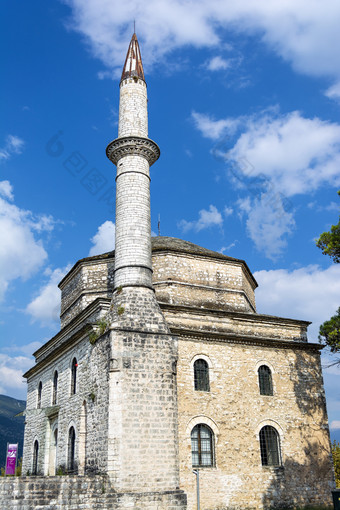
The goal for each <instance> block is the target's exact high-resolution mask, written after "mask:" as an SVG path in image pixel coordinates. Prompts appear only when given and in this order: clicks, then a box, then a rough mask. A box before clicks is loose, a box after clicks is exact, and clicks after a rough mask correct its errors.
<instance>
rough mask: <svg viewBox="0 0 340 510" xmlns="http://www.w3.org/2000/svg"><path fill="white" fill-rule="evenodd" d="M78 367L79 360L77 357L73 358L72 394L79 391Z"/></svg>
mask: <svg viewBox="0 0 340 510" xmlns="http://www.w3.org/2000/svg"><path fill="white" fill-rule="evenodd" d="M77 368H78V363H77V360H76V358H73V360H72V371H71V395H74V394H75V393H76V391H77Z"/></svg>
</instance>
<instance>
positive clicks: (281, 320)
mask: <svg viewBox="0 0 340 510" xmlns="http://www.w3.org/2000/svg"><path fill="white" fill-rule="evenodd" d="M158 303H159V305H160V307H161V309H162V310H163V311H166V310H168V311H169V312H176V313H178V312H184V313H189V314H190V313H191V314H195V315H202V316H206V315H212V316H217V317H228V318H230V319H236V320H241V321H242V320H243V321H250V322H270V323H275V324H286V325H289V324H292V325H300V326H304V327H307V326H309V324H311V322H309V321H303V320H298V319H289V318H286V317H276V316H275V315H265V314H260V313H246V312H235V311H225V310H218V309H213V308H197V307H194V306H185V305H172V304H170V303H162V302H160V301H158Z"/></svg>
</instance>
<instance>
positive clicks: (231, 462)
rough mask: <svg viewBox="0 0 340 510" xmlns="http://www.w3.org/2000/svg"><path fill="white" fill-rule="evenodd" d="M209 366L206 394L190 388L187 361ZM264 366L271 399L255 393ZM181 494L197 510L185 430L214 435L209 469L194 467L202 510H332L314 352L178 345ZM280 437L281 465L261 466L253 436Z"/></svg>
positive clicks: (322, 404) (319, 379) (191, 379)
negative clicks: (270, 432)
mask: <svg viewBox="0 0 340 510" xmlns="http://www.w3.org/2000/svg"><path fill="white" fill-rule="evenodd" d="M200 357H202V358H203V359H206V360H208V361H209V366H210V368H209V376H210V391H209V392H206V391H195V389H194V373H193V362H194V360H195V359H197V358H200ZM262 364H265V365H267V366H269V367H270V369H271V371H272V377H273V387H274V394H273V396H264V395H260V392H259V383H258V373H257V370H258V368H259V366H260V365H262ZM178 411H179V447H180V449H179V455H180V478H181V485H180V487H181V489H183V490H184V491H185V492H186V493H187V495H188V510H195V509H196V506H195V490H196V486H195V483H196V479H195V476H194V474H193V473H192V459H191V444H190V440H191V431H192V429H193V427H194V426H195V425H197V424H199V423H202V424H206V425H208V426H209V427H210V429H211V430H212V431H213V433H214V448H215V451H214V466H213V467H207V468H200V485H201V508H204V510H217V509H218V510H226V509H229V510H230V509H232V508H257V509H261V508H269V507H289V506H299V507H304V506H306V505H329V506H331V488H332V487H334V486H332V480H334V475H333V466H332V460H331V454H330V440H329V431H328V423H327V412H326V403H325V395H324V391H323V381H322V375H321V366H320V359H319V352H318V351H317V350H315V349H314V350H312V349H310V350H307V349H306V350H296V349H294V348H292V349H280V348H277V347H276V348H271V347H265V346H262V347H261V346H259V345H257V346H251V345H238V344H232V343H230V344H228V343H227V344H226V343H222V342H213V341H207V340H204V339H202V338H200V337H198V338H197V339H196V340H194V339H192V340H189V339H180V340H179V361H178ZM264 425H271V426H273V427H274V428H275V429H276V430H277V432H278V433H279V436H280V442H281V453H282V467H270V466H262V463H261V454H260V445H259V431H260V429H261V428H262V427H263V426H264Z"/></svg>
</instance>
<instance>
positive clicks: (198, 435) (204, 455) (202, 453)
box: [191, 424, 214, 467]
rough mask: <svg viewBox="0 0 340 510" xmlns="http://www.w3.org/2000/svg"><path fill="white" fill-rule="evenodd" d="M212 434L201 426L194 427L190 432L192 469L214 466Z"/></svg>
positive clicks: (208, 429)
mask: <svg viewBox="0 0 340 510" xmlns="http://www.w3.org/2000/svg"><path fill="white" fill-rule="evenodd" d="M213 438H214V434H213V432H212V430H211V429H210V428H209V427H208V426H207V425H203V424H199V425H196V426H195V427H194V428H193V429H192V431H191V455H192V465H193V467H210V466H213V465H214V441H213Z"/></svg>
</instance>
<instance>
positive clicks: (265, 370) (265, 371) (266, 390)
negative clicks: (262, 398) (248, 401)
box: [258, 365, 273, 395]
mask: <svg viewBox="0 0 340 510" xmlns="http://www.w3.org/2000/svg"><path fill="white" fill-rule="evenodd" d="M258 374H259V386H260V394H261V395H273V381H272V373H271V371H270V368H269V367H267V365H261V366H260V368H259V370H258Z"/></svg>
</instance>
